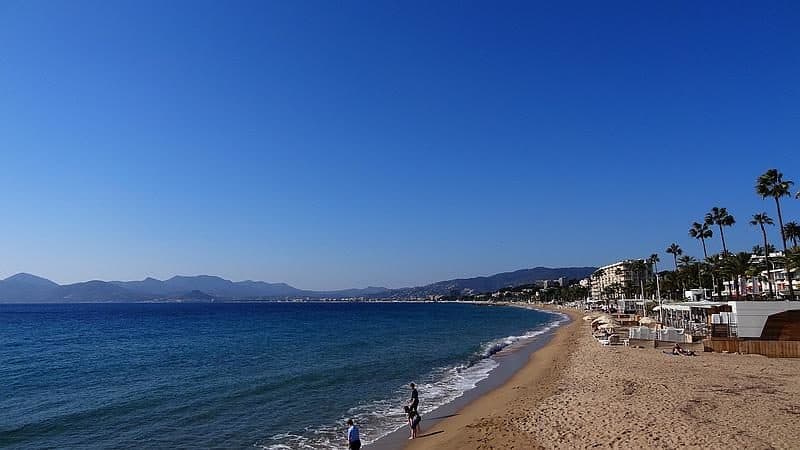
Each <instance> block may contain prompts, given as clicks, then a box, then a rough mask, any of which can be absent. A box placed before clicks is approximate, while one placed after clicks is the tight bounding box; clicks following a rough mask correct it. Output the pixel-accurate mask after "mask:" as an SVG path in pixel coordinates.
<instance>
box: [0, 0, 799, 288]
mask: <svg viewBox="0 0 800 450" xmlns="http://www.w3.org/2000/svg"><path fill="white" fill-rule="evenodd" d="M548 3H554V2H502V3H499V4H498V3H490V2H407V1H403V2H389V1H382V2H367V1H364V2H356V1H346V2H329V1H304V2H277V1H275V2H211V1H209V2H178V1H174V2H156V1H114V2H107V1H92V2H87V1H52V2H45V1H16V0H10V1H4V2H2V3H0V161H2V163H1V164H0V192H2V199H3V201H2V206H3V207H2V211H3V214H2V216H0V217H2V220H0V249H2V250H0V276H7V275H10V274H13V273H16V272H19V271H27V272H32V273H36V274H40V275H43V276H46V277H49V278H51V279H53V280H55V281H58V282H74V281H82V280H86V279H94V278H99V279H141V278H143V277H145V276H154V277H159V278H165V277H170V276H172V275H174V274H186V275H190V274H199V273H208V274H216V275H221V276H225V277H228V278H232V279H235V280H240V279H259V280H265V281H285V282H288V283H290V284H292V285H295V286H297V287H301V288H314V289H332V288H345V287H356V286H366V285H382V286H388V287H399V286H406V285H416V284H423V283H427V282H431V281H436V280H440V279H446V278H451V277H462V276H476V275H484V274H491V273H495V272H500V271H506V270H514V269H519V268H524V267H533V266H539V265H546V266H579V265H580V266H583V265H601V264H605V263H608V262H611V261H613V260H615V259H618V258H626V257H642V256H647V255H649V254H651V253H653V252H654V251H660V252H661V253H662V260H663V261H665V262H667V261H668V260H667V257H668V255H665V254H663V250H664V249H665V248H666V247H667V245H668V244H669V243H671V242H673V241H675V242H678V243H679V244H680V245H682V246H683V247H684V249H685V250H687V251H688V253H690V254H693V255H695V256H697V255H699V254H700V252H701V251H700V247H699V245H698V244H697V243H695V242H693V241H692V240H691V239H690V238H689V237H688V236H687V230H688V228H689V225H690V224H691V222H692V221H694V220H699V219H701V218H702V217H703V215H704V213H705V212H706V211H707V210H708V209H710V208H711V207H712V206H726V207H728V209H729V210H730V211H731V212H732V213H733V214H734V215H735V216H736V218H737V220H738V222H739V223H738V224H737V225H736V226H735V227H733V228H732V229H731V230H730V231H729V233H728V235H727V236H726V237H727V239H728V242H729V246H730V247H732V248H734V249H749V248H750V247H752V246H753V245H754V244H756V243H757V242H758V241H759V239H760V236H759V233H758V231H757V230H756V229H755V228H753V227H751V226H750V225H748V224H747V221H748V219H749V216H751V215H752V214H753V213H755V212H759V211H761V210H765V211H767V212H768V213H770V214H771V215H773V216H774V205H773V204H772V203H770V202H768V201H762V200H761V199H759V198H758V197H757V196H756V195H755V193H754V191H753V184H754V181H755V178H756V177H757V176H758V175H759V174H760V173H761V172H763V171H764V170H766V169H768V168H771V167H777V168H779V169H781V170H782V171H783V172H784V173H785V175H786V177H787V178H789V179H793V180H795V181H796V182H798V183H800V156H799V155H800V145H799V144H800V106H799V105H800V82H798V80H800V27H797V26H796V25H797V23H800V5H798V4H797V3H796V2H750V3H747V2H660V3H653V2H613V3H608V2H594V1H592V2H585V3H583V2H557V3H558V5H555V4H548ZM785 216H786V218H787V220H792V219H793V220H800V201H797V200H787V201H785ZM777 236H778V234H777V230H773V233H772V239H773V240H774V241H776V239H777ZM776 242H777V241H776ZM718 247H719V244H718V242H717V241H716V237H715V240H714V242H712V243H710V248H711V249H712V250H714V251H716V250H717V249H718Z"/></svg>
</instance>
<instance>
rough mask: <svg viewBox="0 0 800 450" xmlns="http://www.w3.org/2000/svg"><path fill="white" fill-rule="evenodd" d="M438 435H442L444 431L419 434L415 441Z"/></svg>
mask: <svg viewBox="0 0 800 450" xmlns="http://www.w3.org/2000/svg"><path fill="white" fill-rule="evenodd" d="M439 433H444V430H439V431H432V432H430V433H425V434H420V435H419V436H417V439H421V438H424V437H428V436H433V435H436V434H439Z"/></svg>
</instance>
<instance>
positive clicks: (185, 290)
mask: <svg viewBox="0 0 800 450" xmlns="http://www.w3.org/2000/svg"><path fill="white" fill-rule="evenodd" d="M594 270H595V268H594V267H563V268H549V267H535V268H532V269H521V270H517V271H514V272H503V273H498V274H495V275H491V276H482V277H473V278H459V279H453V280H446V281H439V282H436V283H432V284H429V285H425V286H418V287H409V288H399V289H387V288H383V287H367V288H361V289H344V290H338V291H309V290H302V289H297V288H295V287H293V286H290V285H288V284H286V283H267V282H264V281H252V280H245V281H231V280H227V279H224V278H221V277H216V276H209V275H198V276H191V277H188V276H175V277H172V278H170V279H168V280H157V279H155V278H145V279H144V280H141V281H101V280H92V281H86V282H82V283H73V284H66V285H60V284H58V283H55V282H53V281H51V280H48V279H46V278H42V277H39V276H36V275H31V274H28V273H18V274H16V275H13V276H10V277H8V278H6V279H4V280H0V303H94V302H102V303H106V302H115V303H136V302H157V303H166V302H174V303H181V302H205V303H212V302H213V303H216V302H244V301H248V302H259V301H333V300H362V301H376V300H389V301H391V300H417V301H421V300H426V299H429V300H433V299H436V300H447V299H458V298H460V297H463V296H469V295H475V294H482V293H486V292H493V291H497V290H500V289H504V288H514V287H517V286H521V285H527V284H532V283H535V282H537V281H539V280H550V279H557V278H563V279H572V280H576V279H581V278H584V277H586V276H588V275H589V274H590V273H592V272H593V271H594Z"/></svg>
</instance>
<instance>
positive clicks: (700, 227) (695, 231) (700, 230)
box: [689, 222, 714, 258]
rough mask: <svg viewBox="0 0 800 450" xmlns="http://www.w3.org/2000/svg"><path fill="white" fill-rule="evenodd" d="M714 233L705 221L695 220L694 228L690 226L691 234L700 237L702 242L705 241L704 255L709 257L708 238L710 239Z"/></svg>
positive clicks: (696, 237)
mask: <svg viewBox="0 0 800 450" xmlns="http://www.w3.org/2000/svg"><path fill="white" fill-rule="evenodd" d="M713 234H714V232H713V231H711V229H710V228H708V225H707V224H705V223H697V222H694V223H693V224H692V228H689V236H691V237H693V238H695V239H699V240H700V242H702V243H703V257H705V258H708V252H707V251H706V239H710V238H711V236H712V235H713Z"/></svg>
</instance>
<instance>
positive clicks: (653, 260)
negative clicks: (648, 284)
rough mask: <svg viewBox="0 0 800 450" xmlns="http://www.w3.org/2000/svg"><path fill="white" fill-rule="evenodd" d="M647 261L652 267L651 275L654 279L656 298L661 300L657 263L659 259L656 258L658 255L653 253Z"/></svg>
mask: <svg viewBox="0 0 800 450" xmlns="http://www.w3.org/2000/svg"><path fill="white" fill-rule="evenodd" d="M647 261H648V262H649V263H650V264H651V265H652V266H653V275H655V277H656V298H658V299H659V300H660V299H661V283H660V282H659V280H658V263H659V262H660V261H661V259H659V258H658V253H653V254H652V255H650V258H648V259H647Z"/></svg>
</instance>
